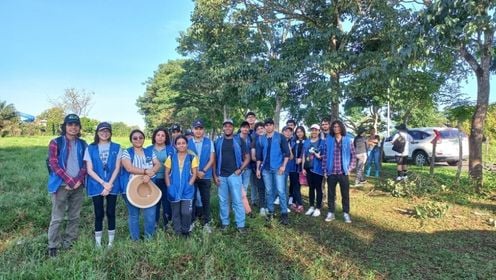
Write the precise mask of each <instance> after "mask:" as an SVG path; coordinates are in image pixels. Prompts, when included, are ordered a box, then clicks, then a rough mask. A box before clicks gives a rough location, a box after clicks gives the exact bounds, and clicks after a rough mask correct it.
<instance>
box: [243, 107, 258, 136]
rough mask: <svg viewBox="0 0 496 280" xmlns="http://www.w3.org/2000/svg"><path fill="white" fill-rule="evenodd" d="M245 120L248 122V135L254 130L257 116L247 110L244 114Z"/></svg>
mask: <svg viewBox="0 0 496 280" xmlns="http://www.w3.org/2000/svg"><path fill="white" fill-rule="evenodd" d="M245 121H247V122H248V124H249V125H250V133H249V134H250V135H252V134H253V133H254V131H255V123H256V122H257V116H256V115H255V113H254V112H251V111H250V112H248V113H246V115H245Z"/></svg>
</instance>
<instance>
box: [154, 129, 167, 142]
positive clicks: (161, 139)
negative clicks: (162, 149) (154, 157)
mask: <svg viewBox="0 0 496 280" xmlns="http://www.w3.org/2000/svg"><path fill="white" fill-rule="evenodd" d="M165 140H166V136H165V132H163V131H159V132H157V134H156V135H155V143H157V144H159V145H163V144H165Z"/></svg>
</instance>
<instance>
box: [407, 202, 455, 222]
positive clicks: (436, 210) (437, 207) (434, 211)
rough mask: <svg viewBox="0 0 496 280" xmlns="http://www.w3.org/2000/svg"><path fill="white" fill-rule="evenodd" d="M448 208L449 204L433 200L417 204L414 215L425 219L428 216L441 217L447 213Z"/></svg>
mask: <svg viewBox="0 0 496 280" xmlns="http://www.w3.org/2000/svg"><path fill="white" fill-rule="evenodd" d="M448 209H449V206H448V204H446V203H442V202H435V201H431V202H427V203H424V204H420V205H417V206H415V215H414V217H415V218H418V219H423V220H424V219H427V218H436V219H439V218H442V217H444V216H445V215H446V213H447V212H448Z"/></svg>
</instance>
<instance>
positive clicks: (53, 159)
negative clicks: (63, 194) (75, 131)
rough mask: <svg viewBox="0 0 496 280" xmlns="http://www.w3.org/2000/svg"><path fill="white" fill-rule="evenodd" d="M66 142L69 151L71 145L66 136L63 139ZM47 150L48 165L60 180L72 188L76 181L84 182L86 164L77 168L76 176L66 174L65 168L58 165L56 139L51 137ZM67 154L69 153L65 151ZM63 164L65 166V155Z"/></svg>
mask: <svg viewBox="0 0 496 280" xmlns="http://www.w3.org/2000/svg"><path fill="white" fill-rule="evenodd" d="M65 140H66V143H67V150H68V151H69V150H70V149H72V146H71V141H69V140H68V139H67V138H66V139H65ZM48 151H49V157H48V162H49V164H50V167H51V168H52V171H53V172H55V174H57V175H58V176H59V177H60V178H62V180H63V181H64V182H65V183H66V184H67V185H68V186H69V187H71V188H73V187H74V186H75V185H76V183H77V182H81V183H83V182H84V177H85V176H86V165H83V167H82V168H80V169H79V173H78V175H77V176H76V177H71V176H70V175H69V174H67V172H66V170H65V169H63V168H61V167H60V165H59V158H58V156H57V154H58V152H57V151H58V146H57V141H56V140H55V139H53V140H52V141H50V144H49V146H48ZM67 155H69V153H67ZM65 161H66V162H65V164H64V165H65V166H67V157H66V158H65Z"/></svg>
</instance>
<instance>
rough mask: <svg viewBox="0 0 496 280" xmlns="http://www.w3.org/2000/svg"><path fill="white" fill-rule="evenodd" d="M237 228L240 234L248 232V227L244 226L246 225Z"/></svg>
mask: <svg viewBox="0 0 496 280" xmlns="http://www.w3.org/2000/svg"><path fill="white" fill-rule="evenodd" d="M236 230H237V231H238V233H240V234H245V233H246V228H244V227H239V228H237V229H236Z"/></svg>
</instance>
